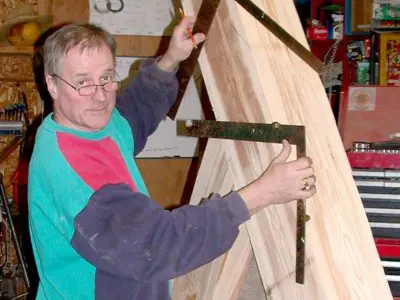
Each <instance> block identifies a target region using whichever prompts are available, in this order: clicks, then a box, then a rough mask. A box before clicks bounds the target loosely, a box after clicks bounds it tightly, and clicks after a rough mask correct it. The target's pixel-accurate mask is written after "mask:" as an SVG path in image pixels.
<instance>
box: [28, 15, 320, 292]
mask: <svg viewBox="0 0 400 300" xmlns="http://www.w3.org/2000/svg"><path fill="white" fill-rule="evenodd" d="M193 22H194V21H193V20H192V19H190V18H184V19H183V20H182V22H181V23H180V24H179V25H177V27H176V28H175V30H174V33H173V35H172V38H171V42H170V45H169V48H168V50H167V52H166V53H165V54H164V55H163V56H162V57H160V58H158V59H156V60H154V59H149V60H147V61H145V62H144V63H143V65H142V66H141V69H140V72H139V73H138V75H137V77H136V79H135V80H134V81H133V83H132V84H131V85H130V86H129V87H128V88H127V89H126V90H125V91H124V93H123V94H122V95H121V96H116V91H117V89H118V87H119V82H118V78H117V77H116V74H115V42H114V40H113V39H112V37H111V36H110V35H109V34H108V33H107V32H105V31H104V30H102V29H101V28H98V27H96V26H93V25H88V24H86V25H67V26H65V27H63V28H61V29H60V30H58V31H57V32H56V33H54V34H53V35H51V36H50V37H49V38H48V39H47V40H46V43H45V45H44V64H45V66H44V67H45V76H46V82H47V87H48V90H49V93H50V95H51V97H52V99H53V102H54V103H53V106H54V114H50V115H49V116H48V117H46V118H45V120H44V121H43V124H42V125H41V127H40V128H39V131H38V133H37V136H36V142H35V149H34V153H33V155H32V159H31V162H30V169H29V184H28V190H29V209H30V226H31V227H30V228H31V236H32V244H33V248H34V253H35V260H36V263H37V266H38V270H39V275H40V286H39V289H38V296H37V299H51V300H53V299H68V300H74V299H85V300H90V299H107V300H110V299H121V300H124V299H129V300H131V299H139V300H146V299H149V300H158V299H163V300H164V299H169V298H170V292H169V280H171V279H172V278H175V277H177V276H180V275H182V274H185V273H187V272H189V271H191V270H193V269H195V268H197V267H199V266H201V265H203V264H205V263H207V262H209V261H211V260H213V259H215V258H216V257H218V256H219V255H221V254H222V253H224V252H225V251H227V250H228V249H229V248H230V247H231V245H232V244H233V242H234V240H235V238H236V236H237V234H238V226H239V225H240V224H241V223H243V222H245V221H247V220H248V219H249V217H250V214H253V213H255V212H257V211H258V210H260V209H262V208H264V207H266V206H268V205H271V204H279V203H285V202H288V201H292V200H295V199H306V198H308V197H310V196H312V195H313V194H314V193H315V191H316V190H315V177H314V172H313V169H312V167H311V162H310V159H308V158H302V159H299V160H297V161H293V162H286V160H287V158H288V156H289V154H290V146H289V144H288V143H287V142H286V141H284V142H283V149H282V152H281V153H280V154H279V155H278V156H277V158H276V159H275V160H274V161H273V163H272V164H271V165H270V167H269V168H268V169H267V170H266V171H265V173H264V174H263V175H262V176H261V177H260V178H259V179H257V180H256V181H255V182H253V183H250V184H249V185H248V186H246V187H244V188H243V189H241V190H239V191H232V192H231V193H230V194H228V195H226V196H225V197H221V196H220V195H213V196H212V197H211V198H210V199H208V201H205V203H204V204H202V205H200V206H196V207H194V206H184V207H181V208H178V209H176V210H174V211H172V212H169V211H166V210H164V209H163V208H162V207H160V206H159V205H158V204H157V203H156V202H155V201H153V200H152V199H151V198H150V197H149V195H148V192H147V189H146V186H145V184H144V182H143V180H142V177H141V176H140V173H139V171H138V169H137V167H136V164H135V161H134V155H136V154H137V153H138V152H140V151H141V150H142V149H143V147H144V145H145V143H146V139H147V137H148V136H149V135H150V134H151V133H152V132H154V130H155V129H156V128H157V126H158V124H159V122H160V121H161V120H162V119H163V118H164V117H165V115H166V113H167V111H168V110H169V108H170V106H171V105H172V104H173V102H174V100H175V98H176V95H177V91H178V83H177V79H176V76H175V72H176V69H177V66H178V64H179V62H181V61H183V60H184V59H186V58H187V57H188V56H189V55H190V53H191V51H192V49H193V43H192V41H191V39H190V38H189V37H188V36H187V34H186V33H187V30H188V28H191V27H192V26H193ZM204 39H205V36H204V35H202V34H196V35H194V40H195V42H196V43H200V42H202V41H203V40H204Z"/></svg>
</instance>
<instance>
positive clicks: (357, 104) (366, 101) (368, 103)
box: [348, 86, 376, 111]
mask: <svg viewBox="0 0 400 300" xmlns="http://www.w3.org/2000/svg"><path fill="white" fill-rule="evenodd" d="M375 105H376V88H375V87H354V86H351V87H349V108H348V109H349V110H362V111H374V110H375Z"/></svg>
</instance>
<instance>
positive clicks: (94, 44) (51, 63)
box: [43, 23, 116, 75]
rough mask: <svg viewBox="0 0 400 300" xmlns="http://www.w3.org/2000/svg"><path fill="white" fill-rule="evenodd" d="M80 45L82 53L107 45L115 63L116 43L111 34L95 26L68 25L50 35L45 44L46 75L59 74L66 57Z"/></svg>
mask: <svg viewBox="0 0 400 300" xmlns="http://www.w3.org/2000/svg"><path fill="white" fill-rule="evenodd" d="M78 45H79V46H80V51H81V52H83V51H84V50H87V49H96V48H97V49H98V48H100V47H102V46H104V45H106V46H107V47H108V48H109V49H110V51H111V53H112V56H113V58H114V61H115V55H116V54H115V53H116V43H115V40H114V38H113V37H112V35H111V34H110V33H108V32H107V31H106V30H104V29H103V28H101V27H99V26H97V25H94V24H89V23H83V24H75V23H74V24H68V25H65V26H63V27H61V28H60V29H58V30H57V31H56V32H54V33H53V34H52V35H50V36H49V37H48V38H47V39H46V42H45V43H44V49H43V60H44V72H45V74H49V75H51V74H54V73H58V72H59V71H60V69H59V68H60V65H62V62H63V58H64V56H65V55H66V54H67V53H68V52H69V51H70V50H71V49H72V48H74V47H76V46H78Z"/></svg>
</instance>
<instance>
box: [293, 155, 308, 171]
mask: <svg viewBox="0 0 400 300" xmlns="http://www.w3.org/2000/svg"><path fill="white" fill-rule="evenodd" d="M311 165H312V160H311V158H309V157H307V156H305V157H300V158H299V159H296V160H294V161H292V162H291V167H292V168H293V169H295V170H302V169H306V168H308V167H310V166H311Z"/></svg>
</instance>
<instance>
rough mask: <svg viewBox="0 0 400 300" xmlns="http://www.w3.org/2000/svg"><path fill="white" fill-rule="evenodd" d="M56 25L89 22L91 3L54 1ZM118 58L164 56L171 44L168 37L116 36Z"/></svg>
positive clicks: (65, 0)
mask: <svg viewBox="0 0 400 300" xmlns="http://www.w3.org/2000/svg"><path fill="white" fill-rule="evenodd" d="M52 12H53V16H54V24H62V23H68V22H71V21H74V22H87V21H88V20H89V1H88V0H85V1H76V2H74V1H67V0H53V6H52ZM114 38H115V40H116V42H117V55H118V56H138V57H149V56H156V55H159V54H162V53H164V52H165V51H166V49H167V47H168V43H169V39H170V38H169V37H167V36H165V37H164V36H163V37H160V36H140V35H138V36H133V35H132V36H129V35H115V36H114Z"/></svg>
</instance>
